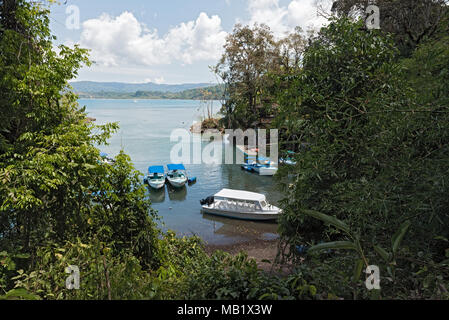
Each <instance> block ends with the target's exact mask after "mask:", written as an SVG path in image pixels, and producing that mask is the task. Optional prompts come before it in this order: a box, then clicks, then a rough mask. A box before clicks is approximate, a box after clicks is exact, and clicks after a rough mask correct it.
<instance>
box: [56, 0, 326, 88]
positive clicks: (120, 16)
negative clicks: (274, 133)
mask: <svg viewBox="0 0 449 320" xmlns="http://www.w3.org/2000/svg"><path fill="white" fill-rule="evenodd" d="M319 1H320V2H323V0H319ZM316 2H317V0H191V1H186V0H163V1H160V0H159V1H153V0H125V1H123V0H120V1H115V0H114V1H111V0H67V3H66V4H61V5H54V6H52V14H51V28H52V31H53V32H54V33H55V34H56V36H57V37H58V40H57V43H64V44H66V45H73V44H75V43H79V44H81V46H82V47H84V48H89V49H91V59H92V60H93V61H95V65H94V66H92V67H91V68H84V69H83V70H81V72H80V74H79V77H78V79H77V80H91V81H119V82H134V83H143V82H150V81H151V82H156V83H169V84H178V83H197V82H210V83H215V82H216V79H215V76H214V75H213V74H212V73H211V72H210V70H209V66H210V65H214V64H216V63H217V60H218V59H219V58H220V56H221V54H222V47H223V44H224V43H225V39H226V36H227V34H228V33H229V32H231V31H232V28H233V26H234V24H235V23H238V22H239V23H242V24H250V25H252V24H254V23H256V22H257V23H265V24H267V25H268V26H269V27H270V28H271V29H272V30H273V32H274V33H275V34H276V35H277V36H281V35H282V34H284V33H286V32H288V31H291V30H293V29H294V27H295V26H297V25H299V26H301V27H302V28H303V29H304V30H306V29H308V28H311V27H312V28H318V27H319V26H320V25H322V24H323V23H324V22H325V20H324V19H323V18H322V17H319V16H318V15H317V6H316ZM73 5H75V6H76V8H75V7H71V6H73ZM324 5H326V1H325V0H324ZM77 9H79V24H77V19H76V16H77Z"/></svg>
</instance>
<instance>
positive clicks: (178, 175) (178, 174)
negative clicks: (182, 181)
mask: <svg viewBox="0 0 449 320" xmlns="http://www.w3.org/2000/svg"><path fill="white" fill-rule="evenodd" d="M170 176H171V177H173V178H182V177H184V176H185V174H184V173H183V172H180V171H174V172H171V173H170Z"/></svg>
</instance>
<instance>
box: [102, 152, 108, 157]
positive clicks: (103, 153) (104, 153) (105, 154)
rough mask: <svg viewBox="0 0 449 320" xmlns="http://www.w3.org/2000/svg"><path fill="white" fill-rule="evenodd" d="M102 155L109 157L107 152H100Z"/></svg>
mask: <svg viewBox="0 0 449 320" xmlns="http://www.w3.org/2000/svg"><path fill="white" fill-rule="evenodd" d="M100 157H102V158H107V157H108V154H107V153H106V152H100Z"/></svg>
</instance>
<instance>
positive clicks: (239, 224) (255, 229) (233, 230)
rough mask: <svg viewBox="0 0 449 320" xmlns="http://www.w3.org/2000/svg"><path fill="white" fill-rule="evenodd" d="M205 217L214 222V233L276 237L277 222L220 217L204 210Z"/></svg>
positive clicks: (230, 235) (229, 235)
mask: <svg viewBox="0 0 449 320" xmlns="http://www.w3.org/2000/svg"><path fill="white" fill-rule="evenodd" d="M202 216H203V219H205V220H208V221H210V222H212V223H213V224H212V225H213V228H214V234H218V235H225V236H227V237H235V236H244V237H251V238H258V239H267V238H269V239H276V238H277V237H278V235H277V227H278V225H277V223H275V222H259V221H245V220H238V219H231V218H225V217H219V216H214V215H210V214H207V213H203V212H202Z"/></svg>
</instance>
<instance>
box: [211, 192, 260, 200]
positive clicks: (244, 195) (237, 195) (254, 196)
mask: <svg viewBox="0 0 449 320" xmlns="http://www.w3.org/2000/svg"><path fill="white" fill-rule="evenodd" d="M215 197H219V198H228V199H235V200H249V201H265V195H263V194H260V193H255V192H249V191H241V190H231V189H223V190H221V191H220V192H218V193H217V194H215Z"/></svg>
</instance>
